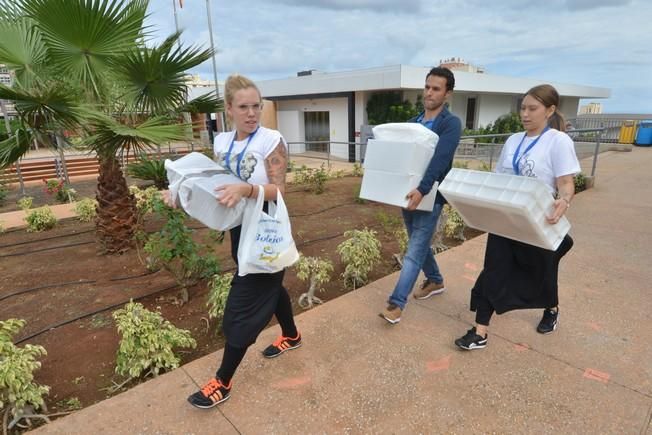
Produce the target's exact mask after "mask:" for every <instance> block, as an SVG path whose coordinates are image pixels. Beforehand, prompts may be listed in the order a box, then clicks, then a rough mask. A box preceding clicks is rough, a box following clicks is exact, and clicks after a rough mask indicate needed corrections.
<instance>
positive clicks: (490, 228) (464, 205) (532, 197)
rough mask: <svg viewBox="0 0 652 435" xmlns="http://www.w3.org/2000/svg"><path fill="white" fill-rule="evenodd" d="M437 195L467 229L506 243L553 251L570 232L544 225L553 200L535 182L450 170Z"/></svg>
mask: <svg viewBox="0 0 652 435" xmlns="http://www.w3.org/2000/svg"><path fill="white" fill-rule="evenodd" d="M439 191H440V192H441V193H442V194H443V195H444V197H445V198H446V200H447V201H448V202H449V203H450V204H451V205H452V206H453V207H455V208H456V209H457V211H458V212H459V213H460V215H462V217H463V218H464V221H465V222H466V224H467V225H468V226H470V227H473V228H477V229H479V230H483V231H487V232H489V233H493V234H497V235H500V236H503V237H507V238H509V239H513V240H518V241H520V242H524V243H528V244H530V245H534V246H539V247H541V248H545V249H550V250H553V251H554V250H556V249H557V248H558V247H559V244H560V243H561V241H562V240H563V238H564V236H565V235H566V234H567V233H568V231H569V230H570V223H569V222H568V219H566V217H565V216H562V218H561V219H560V220H559V222H558V223H556V224H554V225H553V224H549V223H548V222H547V221H546V216H548V215H549V214H551V212H552V206H553V202H554V199H553V197H552V195H550V191H549V190H548V188H547V187H546V185H545V183H544V182H543V181H541V180H537V179H536V178H530V177H522V176H517V175H508V174H495V173H493V172H482V171H472V170H468V169H457V168H453V169H451V171H450V172H449V173H448V175H446V178H445V179H444V181H443V182H442V183H441V184H440V185H439Z"/></svg>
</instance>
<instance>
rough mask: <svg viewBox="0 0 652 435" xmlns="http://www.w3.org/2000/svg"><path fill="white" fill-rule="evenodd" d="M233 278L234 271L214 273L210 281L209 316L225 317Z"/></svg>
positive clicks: (212, 317) (213, 317)
mask: <svg viewBox="0 0 652 435" xmlns="http://www.w3.org/2000/svg"><path fill="white" fill-rule="evenodd" d="M232 280H233V274H232V273H225V274H223V275H219V274H218V275H213V277H212V278H211V280H210V281H209V282H208V302H206V306H207V307H208V318H209V319H215V318H217V319H220V322H221V321H222V318H223V317H224V308H225V307H226V299H227V298H228V296H229V291H230V290H231V281H232Z"/></svg>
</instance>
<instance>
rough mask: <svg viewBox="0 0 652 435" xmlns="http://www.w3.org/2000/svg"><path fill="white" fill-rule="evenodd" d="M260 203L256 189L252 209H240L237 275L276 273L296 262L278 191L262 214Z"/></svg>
mask: <svg viewBox="0 0 652 435" xmlns="http://www.w3.org/2000/svg"><path fill="white" fill-rule="evenodd" d="M264 200H265V192H264V189H263V188H262V187H260V188H259V189H258V198H257V199H256V204H255V206H254V207H251V206H250V204H247V207H245V210H244V216H243V217H242V232H241V233H240V246H239V247H238V275H240V276H244V275H247V274H248V273H274V272H279V271H281V270H283V269H285V268H286V267H289V266H292V265H293V264H294V263H295V262H296V261H297V260H299V252H298V251H297V247H296V246H295V244H294V240H293V239H292V228H291V227H290V217H289V216H288V210H287V207H286V206H285V202H284V201H283V197H282V196H281V192H278V193H277V196H276V202H277V203H276V204H274V202H272V201H270V202H269V213H265V212H264V211H263V202H264Z"/></svg>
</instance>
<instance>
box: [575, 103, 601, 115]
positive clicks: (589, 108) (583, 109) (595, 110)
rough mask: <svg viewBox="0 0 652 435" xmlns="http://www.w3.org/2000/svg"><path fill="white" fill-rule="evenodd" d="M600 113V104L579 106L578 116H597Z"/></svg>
mask: <svg viewBox="0 0 652 435" xmlns="http://www.w3.org/2000/svg"><path fill="white" fill-rule="evenodd" d="M600 113H602V103H589V104H585V105H583V106H580V110H579V112H578V115H599V114H600Z"/></svg>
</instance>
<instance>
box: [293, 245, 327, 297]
mask: <svg viewBox="0 0 652 435" xmlns="http://www.w3.org/2000/svg"><path fill="white" fill-rule="evenodd" d="M294 268H295V269H296V270H297V278H299V279H300V280H301V281H306V280H307V281H309V282H310V287H309V288H308V291H307V292H306V293H303V294H302V295H301V296H299V306H300V307H301V308H304V309H306V308H311V307H312V306H313V304H321V303H322V302H323V301H322V300H321V299H319V298H318V297H317V296H315V291H316V290H318V287H319V286H321V285H322V284H323V283H325V282H328V281H329V280H330V277H331V273H333V263H332V262H331V261H330V260H328V259H325V260H324V259H321V258H319V257H305V256H303V255H301V258H299V261H297V264H295V265H294ZM319 290H320V291H323V289H319Z"/></svg>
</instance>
